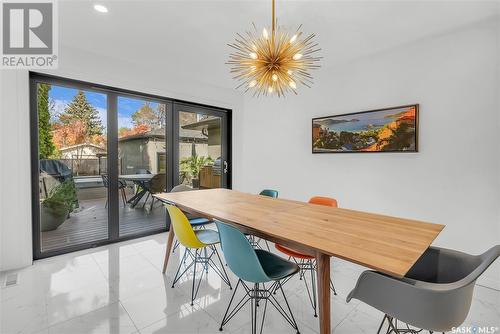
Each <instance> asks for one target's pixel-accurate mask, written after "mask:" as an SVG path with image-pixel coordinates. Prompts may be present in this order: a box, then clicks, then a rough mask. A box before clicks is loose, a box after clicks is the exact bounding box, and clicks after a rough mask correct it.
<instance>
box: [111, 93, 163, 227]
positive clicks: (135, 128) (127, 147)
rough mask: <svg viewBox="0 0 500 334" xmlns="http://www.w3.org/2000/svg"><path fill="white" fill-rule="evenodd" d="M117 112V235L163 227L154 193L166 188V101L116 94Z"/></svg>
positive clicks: (161, 211) (161, 212)
mask: <svg viewBox="0 0 500 334" xmlns="http://www.w3.org/2000/svg"><path fill="white" fill-rule="evenodd" d="M117 112H118V188H119V196H118V197H119V201H120V203H119V224H120V229H119V230H120V236H125V235H133V234H144V233H147V232H151V231H156V230H164V229H165V228H166V216H165V210H164V208H163V206H162V205H161V203H159V202H158V201H155V200H154V198H153V195H154V194H156V193H160V192H165V191H166V190H167V172H168V170H167V164H166V162H167V159H166V156H167V141H166V132H167V131H166V119H167V104H165V103H159V102H155V101H148V100H144V99H138V98H135V97H127V96H119V97H118V101H117Z"/></svg>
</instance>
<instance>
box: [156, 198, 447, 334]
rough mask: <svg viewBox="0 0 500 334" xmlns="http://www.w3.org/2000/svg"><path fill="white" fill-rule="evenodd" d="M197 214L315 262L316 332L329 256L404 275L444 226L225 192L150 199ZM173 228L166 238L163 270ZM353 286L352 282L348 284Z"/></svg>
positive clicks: (326, 299)
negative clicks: (317, 315) (275, 244)
mask: <svg viewBox="0 0 500 334" xmlns="http://www.w3.org/2000/svg"><path fill="white" fill-rule="evenodd" d="M154 196H155V197H156V198H157V199H159V200H160V201H162V202H164V203H169V204H173V205H175V206H177V207H179V208H180V209H181V210H183V211H187V212H190V213H193V214H196V215H197V216H204V217H207V218H210V219H216V220H219V221H221V222H224V223H227V224H230V225H232V226H235V227H237V228H238V229H240V230H241V231H242V232H244V233H249V234H252V235H255V236H257V237H261V238H264V239H267V240H270V241H273V242H276V243H280V244H282V245H284V246H286V247H289V248H292V249H295V250H297V251H300V252H301V253H305V254H308V255H311V256H314V257H315V258H316V264H317V271H318V280H317V285H318V306H319V321H320V333H321V334H326V333H330V331H331V325H330V285H329V284H330V257H332V256H333V257H337V258H340V259H343V260H346V261H350V262H354V263H357V264H359V265H362V266H365V267H368V268H371V269H374V270H377V271H379V272H382V273H384V274H387V275H391V276H394V277H397V278H401V277H403V276H405V274H406V273H407V272H408V271H409V270H410V268H411V267H412V266H413V265H414V264H415V262H416V261H417V260H418V259H419V257H420V256H421V255H422V254H423V253H424V251H425V250H426V249H427V248H428V247H429V246H430V245H431V243H432V242H433V241H434V239H435V238H436V237H437V236H438V234H439V233H440V232H441V231H442V230H443V228H444V225H439V224H432V223H427V222H421V221H417V220H412V219H404V218H396V217H391V216H385V215H380V214H373V213H368V212H362V211H355V210H349V209H341V208H333V207H326V206H321V205H315V204H310V203H306V202H301V201H294V200H287V199H281V198H270V197H265V196H260V195H253V194H248V193H243V192H240V191H235V190H229V189H207V190H194V191H186V192H176V193H161V194H156V195H154ZM173 240H174V229H173V228H170V230H169V233H168V240H167V249H166V256H165V266H166V265H167V264H168V258H169V255H170V253H171V250H172V244H173ZM353 283H354V282H353Z"/></svg>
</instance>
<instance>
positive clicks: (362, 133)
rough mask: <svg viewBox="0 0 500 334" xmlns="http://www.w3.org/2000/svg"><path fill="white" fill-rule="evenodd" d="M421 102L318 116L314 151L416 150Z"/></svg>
mask: <svg viewBox="0 0 500 334" xmlns="http://www.w3.org/2000/svg"><path fill="white" fill-rule="evenodd" d="M419 109H420V108H419V104H408V105H402V106H396V107H389V108H382V109H373V110H366V111H360V112H354V113H347V114H340V115H332V116H323V117H316V118H313V119H312V125H311V135H312V136H311V139H312V140H311V148H312V153H314V154H315V153H416V152H418V125H419V124H418V118H419Z"/></svg>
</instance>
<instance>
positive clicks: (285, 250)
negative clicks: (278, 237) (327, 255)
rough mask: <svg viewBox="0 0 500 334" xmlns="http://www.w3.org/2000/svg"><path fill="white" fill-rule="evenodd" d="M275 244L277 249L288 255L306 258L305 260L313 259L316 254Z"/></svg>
mask: <svg viewBox="0 0 500 334" xmlns="http://www.w3.org/2000/svg"><path fill="white" fill-rule="evenodd" d="M275 246H276V249H277V250H279V251H280V252H282V253H283V254H286V255H288V256H291V257H296V258H299V259H304V260H312V259H314V256H310V255H306V254H302V253H299V252H297V251H294V250H293V249H291V248H288V247H285V246H283V245H280V244H276V245H275Z"/></svg>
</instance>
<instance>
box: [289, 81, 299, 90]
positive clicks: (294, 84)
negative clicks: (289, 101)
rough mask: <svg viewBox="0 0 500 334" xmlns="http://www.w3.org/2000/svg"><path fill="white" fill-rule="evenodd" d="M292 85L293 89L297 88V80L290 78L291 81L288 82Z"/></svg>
mask: <svg viewBox="0 0 500 334" xmlns="http://www.w3.org/2000/svg"><path fill="white" fill-rule="evenodd" d="M288 84H289V85H290V87H292V88H293V89H295V88H297V84H296V83H295V81H293V80H290V82H289V83H288Z"/></svg>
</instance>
